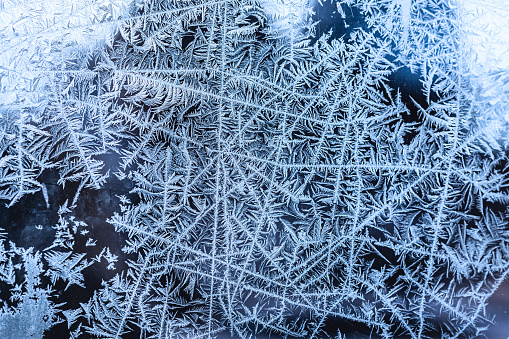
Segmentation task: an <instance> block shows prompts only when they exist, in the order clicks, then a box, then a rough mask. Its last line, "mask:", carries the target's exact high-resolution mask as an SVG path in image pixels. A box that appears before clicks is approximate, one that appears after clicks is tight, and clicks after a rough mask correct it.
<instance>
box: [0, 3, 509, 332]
mask: <svg viewBox="0 0 509 339" xmlns="http://www.w3.org/2000/svg"><path fill="white" fill-rule="evenodd" d="M280 2H281V1H279V2H278V3H280ZM267 3H268V2H267V1H264V2H263V4H260V3H258V2H257V1H247V0H220V1H216V0H211V1H205V0H202V1H197V0H188V1H180V0H179V1H177V0H175V1H157V0H156V1H152V0H146V1H137V2H133V3H132V4H130V5H129V6H124V5H123V4H121V3H120V2H110V1H77V2H76V3H74V2H65V4H68V7H65V6H62V4H64V3H62V2H56V1H55V2H52V1H48V2H46V3H45V4H47V6H48V7H47V8H42V9H41V8H39V6H40V5H39V4H38V3H36V2H29V1H26V2H23V3H22V4H21V5H19V4H18V2H12V3H11V2H9V1H2V2H0V8H1V9H2V25H1V30H0V37H1V39H2V41H6V42H7V43H6V44H5V45H4V46H3V47H1V50H0V77H1V81H0V84H1V88H0V98H2V100H1V102H0V150H1V152H2V153H1V158H0V198H1V199H3V201H4V202H5V203H6V204H7V206H9V207H12V206H14V205H16V204H20V203H21V201H22V199H23V198H24V197H25V196H26V195H28V194H41V195H44V200H45V204H46V206H47V207H49V206H52V204H54V203H55V202H54V201H51V196H49V195H48V190H47V188H46V185H45V184H44V183H43V182H40V181H39V180H40V177H41V174H42V173H43V172H44V171H49V170H57V171H58V175H59V180H58V183H59V185H62V186H63V187H64V188H66V190H67V193H69V194H70V199H69V202H68V203H66V204H64V205H63V206H61V207H60V210H59V212H58V218H59V222H58V223H57V224H56V225H41V226H40V228H42V227H43V226H51V227H52V228H53V230H54V231H53V232H54V234H55V236H54V240H53V243H52V245H51V246H49V247H47V248H31V247H30V244H25V245H26V246H27V248H22V247H18V246H17V245H16V244H14V243H13V242H12V241H9V239H8V238H7V237H3V238H1V239H0V246H1V247H0V248H1V251H0V280H1V282H2V293H3V294H2V295H5V292H4V290H5V286H7V287H8V288H7V290H9V293H8V294H9V296H8V298H9V300H7V299H5V300H3V308H2V309H1V310H0V333H1V334H4V337H5V336H7V337H9V336H13V335H14V334H18V335H19V336H20V337H21V336H23V335H25V333H28V332H27V331H30V333H31V334H32V336H33V337H39V338H40V337H42V334H43V332H44V331H48V330H49V329H50V328H52V327H53V326H62V324H65V325H63V326H67V329H68V333H69V335H70V337H72V338H89V337H97V338H122V337H123V336H125V335H127V334H128V333H138V334H139V336H140V337H142V338H180V337H182V338H185V337H188V338H202V337H203V338H210V337H218V336H222V335H227V336H230V335H231V336H233V337H241V338H249V337H252V336H254V335H256V334H261V333H271V334H272V335H273V336H281V337H291V338H293V337H302V338H323V337H327V336H336V335H337V337H338V338H340V337H343V334H342V333H341V326H339V325H338V326H337V327H334V324H335V323H338V324H339V323H344V322H349V323H352V324H357V325H356V326H365V327H367V328H369V329H370V330H371V331H372V332H373V333H377V334H378V335H380V336H381V337H384V338H392V337H394V336H401V335H405V336H409V337H411V338H424V337H436V336H442V337H451V338H461V337H465V336H466V337H471V336H475V335H479V334H481V333H482V332H483V331H485V330H486V329H487V327H488V326H490V322H491V320H492V319H491V316H490V315H489V314H487V313H486V312H485V309H486V306H487V304H488V299H489V298H490V296H492V295H493V293H494V292H495V290H496V289H497V288H498V286H499V285H500V284H501V283H502V282H503V281H504V279H506V276H507V275H508V273H509V261H508V260H509V252H508V248H507V244H508V239H509V233H508V230H509V228H508V223H507V208H506V205H507V203H508V201H509V196H508V175H507V173H508V171H507V133H503V132H501V130H503V129H504V128H507V122H505V121H503V120H502V121H501V120H500V119H497V116H499V115H497V114H489V113H490V112H492V111H497V110H500V109H501V108H500V107H509V106H508V105H507V99H500V100H498V101H497V102H496V103H493V102H492V101H490V100H488V99H486V98H485V97H483V96H482V95H480V94H479V91H476V87H475V86H476V82H475V81H473V80H475V79H472V78H471V76H470V73H469V65H468V64H467V60H470V59H469V55H468V45H466V44H465V43H464V39H463V37H464V32H465V31H466V28H465V27H463V26H462V23H463V21H462V11H461V10H460V8H461V6H458V5H457V4H456V3H454V2H452V1H449V0H447V1H439V0H433V1H427V2H426V3H424V2H418V1H412V0H395V1H387V0H383V1H382V0H379V1H353V0H344V1H337V2H335V4H336V6H337V9H338V12H339V13H341V16H342V17H343V18H347V17H348V15H351V13H354V12H358V13H361V14H362V16H363V17H364V19H365V21H366V25H364V26H362V27H358V28H354V29H351V30H347V31H346V33H345V34H344V35H342V36H341V37H337V36H336V35H334V36H331V33H326V34H324V35H322V36H319V37H315V31H316V25H317V23H316V22H312V20H311V17H310V16H309V17H306V16H305V15H304V18H303V19H302V20H299V21H298V22H295V23H294V24H295V25H297V26H298V27H296V26H292V25H291V23H292V22H291V20H290V21H289V20H286V21H285V24H284V25H278V24H274V18H272V17H271V16H270V15H266V14H265V13H264V11H263V8H264V6H267ZM290 3H297V2H296V1H293V2H292V1H290ZM50 5H51V6H53V7H51V6H50ZM4 14H5V15H4ZM33 18H37V19H38V21H36V22H34V21H32V19H33ZM276 23H277V22H276ZM87 34H88V35H87ZM101 34H102V35H101ZM85 36H87V37H88V38H86V39H85V41H84V38H83V37H85ZM101 37H102V39H101ZM403 67H406V68H408V69H410V70H411V71H412V72H414V73H415V74H419V79H420V81H421V83H420V86H422V91H421V92H422V93H423V96H422V100H420V99H418V98H413V97H409V98H406V99H405V98H403V97H402V95H401V94H400V91H399V90H398V89H397V88H391V86H392V85H393V83H392V82H391V81H390V80H389V79H390V78H391V76H392V75H393V74H394V73H395V72H397V70H398V69H400V68H403ZM486 76H487V77H492V78H495V79H500V74H498V75H497V74H488V75H486ZM506 77H507V75H506ZM502 79H504V77H502ZM497 105H498V106H497ZM108 155H116V156H117V157H116V158H115V157H113V159H118V164H108V163H106V161H105V160H104V159H105V157H106V156H108ZM113 178H115V180H129V181H132V182H133V183H134V188H133V189H132V190H131V192H130V193H131V195H135V196H136V197H137V199H136V200H132V199H130V198H129V197H127V196H124V195H122V196H119V197H118V198H119V199H120V201H121V205H120V206H119V209H118V211H117V212H115V213H114V214H113V215H111V217H110V218H109V219H108V223H110V224H111V225H112V226H114V228H115V230H116V231H117V232H121V233H123V234H124V236H125V238H126V239H127V240H126V241H125V243H124V244H123V246H124V247H123V248H122V251H123V253H114V251H113V252H112V251H111V249H110V248H109V247H104V248H100V253H99V254H98V255H96V256H93V255H92V254H91V253H92V252H89V250H88V249H91V248H95V247H96V246H97V241H98V240H101V239H98V238H97V237H96V238H94V237H93V236H92V235H90V234H89V231H88V227H89V225H87V223H85V222H83V221H80V220H78V219H76V217H75V216H74V215H73V210H74V208H75V206H76V204H77V203H78V202H79V201H80V199H84V198H83V194H84V193H83V192H85V191H87V190H101V189H103V187H104V185H105V183H107V182H108V180H112V179H113ZM73 184H74V185H73ZM69 187H71V188H69ZM69 190H72V192H69ZM8 226H9V225H6V226H5V227H4V228H6V229H7V228H8ZM83 243H84V244H85V245H84V246H81V247H82V248H81V247H79V246H78V245H77V244H83ZM18 245H19V244H18ZM29 247H30V248H29ZM121 258H126V259H125V260H126V262H125V263H124V262H123V263H122V264H125V265H126V268H125V269H119V268H117V266H118V264H119V260H120V259H121ZM129 258H133V259H129ZM89 267H97V268H96V269H95V270H96V271H94V272H103V271H113V272H114V273H115V274H114V277H113V278H112V279H104V280H103V281H102V286H101V287H100V288H97V289H96V290H95V291H93V296H92V297H91V298H90V299H89V300H83V301H81V302H79V303H78V304H77V306H76V307H75V308H74V307H71V306H69V305H66V304H65V302H66V301H65V300H61V299H59V297H58V295H59V292H58V290H57V286H63V287H64V289H67V288H69V287H70V286H73V285H75V286H81V287H86V286H87V275H86V274H85V273H84V272H86V271H87V270H88V268H89ZM95 274H97V273H95ZM62 283H63V284H62ZM59 284H60V285H59ZM34 319H42V321H37V322H36V323H34V322H33V321H34ZM496 320H497V319H496ZM331 324H332V325H331ZM331 326H332V327H334V330H333V332H331Z"/></svg>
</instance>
